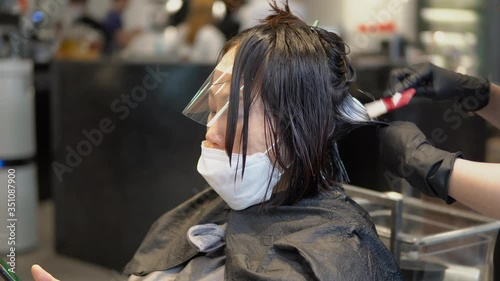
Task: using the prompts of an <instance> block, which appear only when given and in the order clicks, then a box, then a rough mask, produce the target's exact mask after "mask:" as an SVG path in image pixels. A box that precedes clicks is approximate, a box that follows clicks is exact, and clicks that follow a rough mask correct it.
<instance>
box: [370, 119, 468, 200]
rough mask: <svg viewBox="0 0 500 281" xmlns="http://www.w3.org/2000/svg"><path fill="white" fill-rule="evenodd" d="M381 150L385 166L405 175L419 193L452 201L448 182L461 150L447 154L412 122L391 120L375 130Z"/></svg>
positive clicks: (391, 170)
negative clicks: (385, 125)
mask: <svg viewBox="0 0 500 281" xmlns="http://www.w3.org/2000/svg"><path fill="white" fill-rule="evenodd" d="M378 137H379V143H380V153H381V158H382V161H383V163H384V165H385V166H386V167H387V169H388V170H389V171H390V172H391V173H393V174H395V175H396V176H398V177H401V178H404V179H405V180H406V181H408V182H409V183H410V185H412V186H413V187H415V188H417V189H419V190H420V191H421V192H422V193H424V194H426V195H428V196H431V197H438V198H441V199H443V200H444V201H446V203H448V204H451V203H453V202H455V200H454V199H453V198H451V197H449V196H448V182H449V179H450V175H451V172H452V170H453V165H454V164H455V159H456V158H457V157H460V158H461V157H462V154H461V153H460V152H457V153H450V152H447V151H444V150H441V149H438V148H435V147H434V146H432V145H431V144H430V143H429V142H428V141H427V138H426V137H425V135H424V134H423V133H422V132H421V131H420V129H419V128H418V127H417V126H415V124H413V123H410V122H399V121H397V122H392V123H391V124H390V125H389V126H388V127H384V128H379V129H378Z"/></svg>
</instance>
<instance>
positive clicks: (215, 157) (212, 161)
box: [198, 144, 282, 210]
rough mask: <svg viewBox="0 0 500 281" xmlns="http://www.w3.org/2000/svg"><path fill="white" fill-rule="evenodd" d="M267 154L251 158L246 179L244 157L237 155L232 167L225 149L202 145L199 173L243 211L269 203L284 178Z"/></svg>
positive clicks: (233, 159)
mask: <svg viewBox="0 0 500 281" xmlns="http://www.w3.org/2000/svg"><path fill="white" fill-rule="evenodd" d="M266 154H267V152H259V153H255V154H252V155H247V158H246V166H245V175H244V177H243V179H242V178H241V173H242V170H243V167H242V165H243V163H242V162H243V157H242V156H241V155H239V154H235V153H233V155H232V162H233V163H232V165H231V166H230V165H229V157H228V156H227V154H226V152H225V151H224V150H220V149H214V148H208V147H205V146H204V145H203V144H202V145H201V156H200V160H199V161H198V172H199V173H200V174H201V175H202V176H203V177H204V178H205V180H206V181H207V182H208V184H210V186H211V187H212V188H213V189H214V190H215V191H216V192H217V193H218V194H219V196H220V197H222V199H223V200H224V201H225V202H226V203H227V204H228V205H229V207H231V209H233V210H243V209H246V208H248V207H250V206H253V205H256V204H259V203H261V202H265V201H267V200H269V199H270V198H271V195H272V189H273V188H274V186H275V185H276V183H278V181H279V179H280V177H281V174H282V173H281V172H280V171H279V170H278V169H276V168H275V167H274V166H273V164H272V163H271V160H269V157H267V155H266ZM238 159H240V163H238V164H239V165H237V161H238ZM236 166H238V169H236ZM235 175H236V177H235ZM269 178H271V181H270V182H269ZM268 186H269V187H271V189H270V190H267V187H268ZM266 191H267V194H266Z"/></svg>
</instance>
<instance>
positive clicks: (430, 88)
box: [390, 63, 490, 111]
mask: <svg viewBox="0 0 500 281" xmlns="http://www.w3.org/2000/svg"><path fill="white" fill-rule="evenodd" d="M390 83H391V85H390V87H391V91H392V93H397V92H402V91H404V90H406V89H409V88H415V89H416V90H417V93H416V95H417V96H425V97H428V98H431V99H434V100H447V99H453V100H456V101H458V102H459V103H461V104H463V105H464V109H465V110H467V111H477V110H479V109H481V108H483V107H485V106H486V105H487V104H488V101H489V93H490V83H489V82H488V80H486V79H482V78H476V77H472V76H468V75H462V74H459V73H456V72H453V71H450V70H447V69H444V68H441V67H437V66H435V65H433V64H431V63H425V64H420V65H416V66H415V67H412V68H401V69H395V70H393V71H392V72H391V78H390Z"/></svg>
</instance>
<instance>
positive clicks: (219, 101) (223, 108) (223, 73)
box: [182, 65, 243, 128]
mask: <svg viewBox="0 0 500 281" xmlns="http://www.w3.org/2000/svg"><path fill="white" fill-rule="evenodd" d="M232 70H233V66H232V65H231V66H229V67H225V68H220V67H217V68H216V69H215V70H214V71H213V72H212V73H211V74H210V76H209V77H208V78H207V80H206V81H205V83H203V85H202V86H201V88H200V90H198V92H197V93H196V95H195V96H194V97H193V99H192V100H191V101H190V102H189V104H188V105H187V106H186V108H184V110H183V111H182V114H184V115H185V116H187V117H189V118H190V119H192V120H194V121H196V122H198V123H200V124H202V125H205V126H207V127H209V128H210V127H211V126H212V125H213V124H214V123H215V122H216V121H217V120H227V116H226V114H227V108H228V106H229V93H230V89H231V73H232ZM242 89H243V86H241V87H240V91H241V90H242Z"/></svg>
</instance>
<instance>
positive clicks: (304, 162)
mask: <svg viewBox="0 0 500 281" xmlns="http://www.w3.org/2000/svg"><path fill="white" fill-rule="evenodd" d="M271 8H272V10H273V11H274V13H273V14H271V15H270V16H268V17H267V18H266V19H265V20H262V21H261V24H259V25H257V26H255V27H253V28H250V29H247V30H245V31H243V32H242V33H240V34H238V35H237V36H236V37H234V38H233V39H231V40H230V41H228V42H227V44H226V45H225V47H224V48H223V50H222V54H225V53H227V52H228V51H229V50H230V49H232V48H233V47H235V48H237V50H236V55H235V61H234V66H233V75H232V78H231V85H242V84H243V83H244V85H245V87H244V88H243V95H242V99H243V126H242V128H243V129H242V132H241V134H242V135H241V143H235V139H236V136H235V135H236V132H237V130H236V127H237V122H238V105H239V103H240V89H239V87H231V90H230V102H229V108H228V120H227V127H226V129H227V130H226V139H225V147H226V151H228V155H229V157H231V153H230V152H231V151H233V147H234V146H239V147H240V148H241V151H242V154H243V161H242V164H243V167H244V165H245V162H246V161H245V160H246V153H247V141H248V118H249V112H250V107H251V105H252V102H253V101H254V99H256V98H258V97H260V98H261V99H262V103H263V105H264V116H265V117H264V118H265V134H266V144H267V145H268V147H272V148H271V151H272V155H273V156H274V158H272V159H274V161H275V162H274V164H275V166H277V167H278V169H279V170H281V171H283V174H282V176H281V180H280V182H279V183H278V184H277V185H276V187H275V188H274V192H273V196H272V198H271V200H270V201H268V203H269V204H271V205H274V206H276V205H287V204H293V203H295V202H297V201H298V200H299V199H301V198H302V197H306V196H312V195H315V194H318V193H319V192H320V191H321V190H327V189H330V188H331V187H332V186H337V187H339V186H340V184H341V183H343V182H346V181H348V178H347V173H346V171H345V169H344V166H343V164H342V161H341V159H340V156H339V152H338V150H337V140H338V139H339V138H340V137H342V136H343V135H344V134H345V133H346V132H348V131H349V130H351V129H352V128H354V127H355V126H357V125H358V126H359V125H360V124H363V123H364V122H369V121H368V118H367V117H364V115H363V111H362V108H360V107H361V106H360V105H359V104H356V103H355V102H354V101H353V100H352V98H351V96H350V94H349V92H348V88H349V85H350V84H351V83H352V82H353V81H354V79H355V72H354V69H353V67H352V66H351V64H350V61H349V59H348V58H347V52H346V45H345V44H344V42H343V40H342V38H340V37H339V36H338V35H337V34H335V33H333V32H328V31H326V30H324V29H322V28H318V27H312V26H309V25H307V24H306V23H305V22H304V21H302V20H301V19H299V18H298V17H296V16H294V15H293V14H292V13H291V12H290V8H289V6H288V2H286V3H284V9H280V8H279V7H278V6H277V4H276V2H275V1H273V2H272V3H271ZM235 74H237V75H235ZM266 204H267V203H266Z"/></svg>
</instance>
